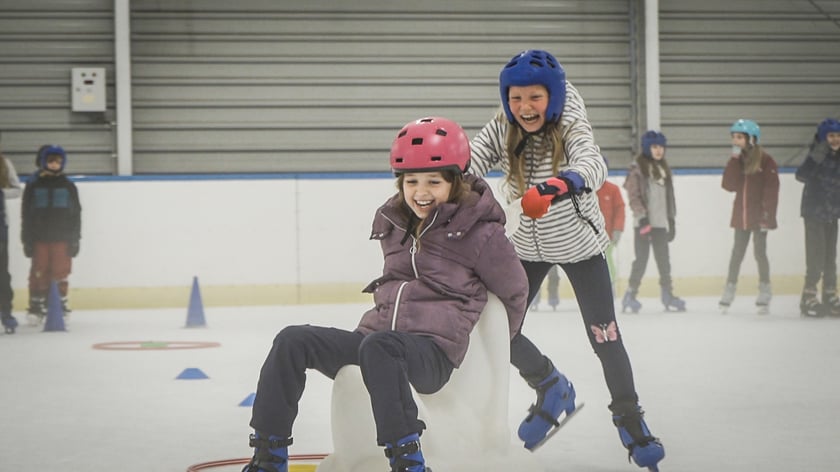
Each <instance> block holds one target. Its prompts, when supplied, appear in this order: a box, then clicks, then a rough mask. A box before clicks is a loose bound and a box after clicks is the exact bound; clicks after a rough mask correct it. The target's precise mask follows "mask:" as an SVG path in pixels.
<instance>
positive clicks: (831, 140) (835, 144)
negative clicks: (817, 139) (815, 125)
mask: <svg viewBox="0 0 840 472" xmlns="http://www.w3.org/2000/svg"><path fill="white" fill-rule="evenodd" d="M825 141H826V142H827V143H828V146H829V147H831V150H832V151H836V150H838V149H840V132H834V131H832V132H831V133H828V134H826V135H825Z"/></svg>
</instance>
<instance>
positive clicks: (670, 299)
mask: <svg viewBox="0 0 840 472" xmlns="http://www.w3.org/2000/svg"><path fill="white" fill-rule="evenodd" d="M661 292H662V293H661V295H662V296H661V298H662V304H663V305H664V306H665V311H671V310H674V311H685V300H683V299H682V298H680V297H677V296H675V295H674V293H673V292H672V291H671V288H670V287H661Z"/></svg>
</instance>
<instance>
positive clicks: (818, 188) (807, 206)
mask: <svg viewBox="0 0 840 472" xmlns="http://www.w3.org/2000/svg"><path fill="white" fill-rule="evenodd" d="M796 180H798V181H800V182H802V183H804V184H805V187H804V188H803V189H802V207H801V214H802V219H803V220H804V222H805V287H804V288H803V289H802V299H801V300H800V302H799V309H800V312H801V313H802V315H803V316H815V317H820V316H825V315H829V316H840V298H838V297H837V220H838V218H840V122H838V121H837V120H835V119H834V118H826V119H825V120H823V121H822V123H820V124H819V126H818V127H817V133H816V135H815V136H814V142H813V143H812V144H811V149H810V151H809V152H808V156H806V157H805V161H804V162H802V165H801V166H799V168H798V169H796ZM820 278H822V303H820V300H819V299H818V298H817V283H819V281H820Z"/></svg>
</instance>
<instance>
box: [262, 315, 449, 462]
mask: <svg viewBox="0 0 840 472" xmlns="http://www.w3.org/2000/svg"><path fill="white" fill-rule="evenodd" d="M350 364H352V365H358V366H359V367H360V368H361V371H362V377H363V378H364V382H365V386H366V387H367V390H368V392H369V393H370V399H371V405H372V407H373V417H374V419H375V422H376V435H377V441H378V442H379V444H380V445H383V444H385V442H393V441H395V440H397V439H400V438H403V437H405V436H407V435H409V434H411V433H419V432H421V431H422V430H423V429H425V427H426V425H425V424H424V423H423V422H422V421H420V420H419V419H418V418H417V404H416V403H415V402H414V398H413V396H412V393H411V389H410V387H409V383H410V384H411V385H412V386H414V388H415V389H416V390H417V391H418V392H419V393H424V394H428V393H434V392H437V391H438V390H440V389H441V388H442V387H443V386H444V385H445V384H446V382H448V381H449V377H450V375H451V374H452V369H453V366H452V363H451V362H449V359H448V358H447V357H446V355H445V354H444V353H443V351H442V350H441V349H440V348H439V347H438V346H437V345H436V344H435V343H434V342H432V341H431V339H430V338H428V337H424V336H418V335H414V334H408V333H401V332H397V331H381V332H377V333H372V334H370V335H368V336H362V335H361V334H359V333H356V332H352V331H346V330H342V329H337V328H325V327H320V326H309V325H305V326H289V327H286V328H284V329H283V330H282V331H280V333H279V334H278V335H277V336H276V337H275V338H274V344H273V346H272V348H271V351H270V352H269V353H268V357H267V358H266V360H265V362H264V363H263V366H262V369H261V370H260V379H259V382H258V384H257V393H256V397H255V398H254V407H253V411H252V415H251V427H253V428H254V429H255V430H256V431H259V432H260V433H261V435H265V436H266V437H267V436H268V435H274V436H279V437H282V438H290V437H292V425H293V423H294V421H295V418H296V417H297V413H298V402H299V401H300V398H301V396H302V395H303V390H304V386H305V384H306V370H307V369H315V370H317V371H318V372H321V373H322V374H324V375H326V376H327V377H329V378H331V379H335V376H336V374H337V373H338V371H339V369H341V368H342V367H344V366H345V365H350Z"/></svg>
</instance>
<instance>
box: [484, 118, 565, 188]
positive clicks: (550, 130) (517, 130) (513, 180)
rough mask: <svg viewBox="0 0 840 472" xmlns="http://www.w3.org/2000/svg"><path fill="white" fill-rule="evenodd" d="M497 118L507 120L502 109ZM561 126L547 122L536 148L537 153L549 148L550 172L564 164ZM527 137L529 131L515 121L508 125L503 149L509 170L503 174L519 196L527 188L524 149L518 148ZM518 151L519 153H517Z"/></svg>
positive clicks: (554, 172) (555, 170) (556, 172)
mask: <svg viewBox="0 0 840 472" xmlns="http://www.w3.org/2000/svg"><path fill="white" fill-rule="evenodd" d="M497 119H499V120H507V116H506V115H505V113H504V111H502V112H500V113H499V114H498V115H497ZM563 131H564V130H563V127H562V125H560V124H559V122H558V123H547V124H546V126H545V128H544V131H542V134H543V137H544V138H545V139H543V141H542V143H540V148H538V149H536V152H537V153H541V152H544V151H548V150H549V146H551V147H550V150H551V173H552V174H555V175H556V174H558V173H559V170H560V166H562V165H565V164H566V150H565V147H564V146H563ZM524 139H529V133H527V132H526V131H525V130H523V129H522V127H521V126H519V125H518V124H516V123H510V124H509V125H508V132H507V136H505V149H506V150H507V155H508V164H509V167H510V171H509V172H508V173H507V175H506V176H505V181H506V183H507V185H509V186H510V187H511V188H514V189H516V190H517V191H516V194H517V195H519V196H521V195H524V194H525V190H527V183H525V159H524V158H523V156H521V155H520V154H522V152H523V151H524V149H518V148H519V147H521V146H522V141H523V140H524ZM517 151H519V153H517Z"/></svg>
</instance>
